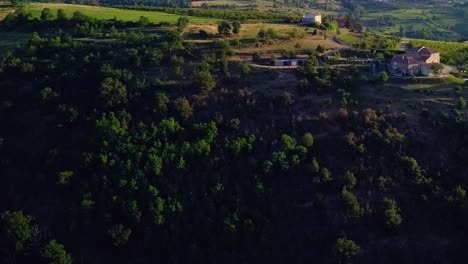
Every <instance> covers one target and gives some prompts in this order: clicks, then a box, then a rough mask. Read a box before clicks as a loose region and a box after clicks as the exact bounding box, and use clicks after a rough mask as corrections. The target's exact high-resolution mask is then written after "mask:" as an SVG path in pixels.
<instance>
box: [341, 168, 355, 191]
mask: <svg viewBox="0 0 468 264" xmlns="http://www.w3.org/2000/svg"><path fill="white" fill-rule="evenodd" d="M344 180H345V186H346V188H347V189H352V188H353V187H354V186H356V182H357V180H356V176H354V173H352V172H350V171H346V172H345V174H344Z"/></svg>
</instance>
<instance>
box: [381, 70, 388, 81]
mask: <svg viewBox="0 0 468 264" xmlns="http://www.w3.org/2000/svg"><path fill="white" fill-rule="evenodd" d="M380 80H381V81H382V82H386V81H388V74H387V72H386V71H382V72H380Z"/></svg>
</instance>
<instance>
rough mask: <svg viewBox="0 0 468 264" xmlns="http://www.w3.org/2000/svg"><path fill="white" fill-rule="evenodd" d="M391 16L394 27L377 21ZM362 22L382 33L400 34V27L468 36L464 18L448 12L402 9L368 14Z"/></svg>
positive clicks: (409, 29) (406, 29)
mask: <svg viewBox="0 0 468 264" xmlns="http://www.w3.org/2000/svg"><path fill="white" fill-rule="evenodd" d="M384 15H385V16H391V19H390V20H391V21H392V22H393V23H394V24H393V25H389V26H384V25H380V24H378V23H377V22H376V21H377V20H378V18H380V17H381V16H384ZM361 21H362V23H363V25H364V26H366V27H367V28H369V29H371V30H372V31H378V32H381V33H385V34H388V33H398V32H399V28H400V25H402V26H403V27H404V29H405V31H421V30H430V31H434V32H439V34H440V33H444V32H445V33H447V34H448V35H450V34H460V35H466V34H468V28H467V27H466V23H464V18H463V17H461V16H459V15H457V14H454V13H453V12H450V11H447V10H429V9H400V10H387V11H385V12H382V11H372V12H367V13H366V14H365V15H364V16H363V17H362V18H361Z"/></svg>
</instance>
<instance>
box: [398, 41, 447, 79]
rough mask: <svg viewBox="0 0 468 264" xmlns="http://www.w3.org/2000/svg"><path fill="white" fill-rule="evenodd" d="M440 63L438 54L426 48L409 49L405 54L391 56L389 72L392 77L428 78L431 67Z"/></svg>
mask: <svg viewBox="0 0 468 264" xmlns="http://www.w3.org/2000/svg"><path fill="white" fill-rule="evenodd" d="M439 63H440V52H438V51H435V50H431V49H428V48H426V47H423V46H421V47H416V48H412V49H409V50H408V51H407V52H406V53H404V54H401V55H395V56H393V58H392V60H391V62H390V71H391V73H392V74H394V75H401V76H405V75H424V76H428V75H429V74H430V72H431V69H432V66H434V65H436V64H439Z"/></svg>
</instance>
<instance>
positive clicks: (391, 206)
mask: <svg viewBox="0 0 468 264" xmlns="http://www.w3.org/2000/svg"><path fill="white" fill-rule="evenodd" d="M384 207H385V211H384V215H385V225H387V226H389V227H393V228H395V227H398V226H399V225H400V224H401V222H402V221H403V219H402V218H401V215H400V209H399V208H398V205H397V202H396V201H395V200H393V199H390V198H384Z"/></svg>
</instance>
